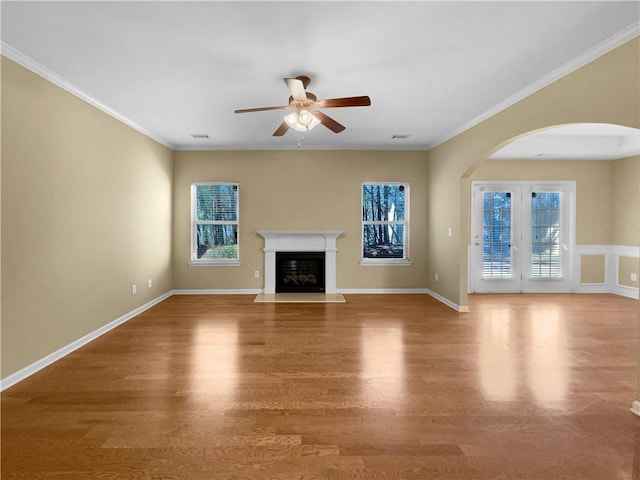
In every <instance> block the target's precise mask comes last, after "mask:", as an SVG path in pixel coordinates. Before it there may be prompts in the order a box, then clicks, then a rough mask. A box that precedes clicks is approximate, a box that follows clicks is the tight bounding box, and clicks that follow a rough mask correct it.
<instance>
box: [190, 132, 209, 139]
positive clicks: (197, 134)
mask: <svg viewBox="0 0 640 480" xmlns="http://www.w3.org/2000/svg"><path fill="white" fill-rule="evenodd" d="M191 136H192V137H193V138H209V135H207V134H206V133H192V134H191Z"/></svg>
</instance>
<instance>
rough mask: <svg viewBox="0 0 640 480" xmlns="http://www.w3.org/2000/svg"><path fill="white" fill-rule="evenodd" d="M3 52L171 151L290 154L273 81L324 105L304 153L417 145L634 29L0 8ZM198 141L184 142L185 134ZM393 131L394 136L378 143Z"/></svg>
mask: <svg viewBox="0 0 640 480" xmlns="http://www.w3.org/2000/svg"><path fill="white" fill-rule="evenodd" d="M0 8H1V16H2V30H1V36H2V42H3V53H4V54H5V55H7V56H9V57H11V58H14V59H16V60H18V61H19V62H21V63H22V64H24V65H27V66H29V67H30V68H32V69H34V70H36V71H39V72H40V73H41V74H43V75H46V76H48V78H51V79H53V80H54V81H57V83H58V84H60V85H62V86H64V87H65V88H68V89H70V90H73V91H75V92H76V93H79V94H80V95H82V96H83V97H84V98H85V99H87V100H89V101H91V102H92V103H94V104H95V105H98V106H100V107H101V108H103V109H104V110H105V111H108V112H110V113H111V114H113V115H114V116H116V117H118V118H121V119H123V120H124V121H126V122H127V123H129V124H130V125H132V126H135V127H136V128H138V129H139V130H140V131H143V132H145V133H146V134H148V135H149V136H151V137H153V138H156V139H157V140H159V141H161V142H162V143H164V144H166V145H167V146H170V147H172V148H175V149H244V148H247V149H257V148H260V149H287V148H296V147H297V146H298V143H299V134H298V133H297V132H294V131H292V130H290V131H289V132H287V133H286V134H285V135H284V136H283V137H280V138H276V137H273V136H272V135H271V134H272V133H273V131H274V130H275V129H276V128H277V127H278V126H279V125H280V123H281V122H282V117H283V113H284V112H283V111H278V110H276V111H268V112H259V113H246V114H234V113H233V111H234V110H235V109H238V108H249V107H261V106H271V105H284V104H286V103H287V98H288V95H289V93H288V91H287V89H286V86H285V84H284V82H283V81H282V78H283V77H288V76H297V75H301V74H305V75H308V76H309V77H311V79H312V81H311V85H310V86H309V87H308V90H309V91H312V92H313V93H315V94H316V95H317V96H318V98H319V99H323V98H335V97H343V96H357V95H369V96H370V97H371V101H372V105H371V107H356V108H340V109H330V110H329V109H328V110H325V113H327V114H329V115H330V116H332V117H333V118H335V119H336V120H337V121H339V122H340V123H342V124H344V125H345V126H346V127H347V128H346V130H345V131H344V132H342V133H340V134H334V133H333V132H331V131H329V130H328V129H326V128H324V127H322V126H319V127H317V128H315V129H314V130H312V131H311V132H308V133H306V134H305V136H304V144H303V145H304V147H305V148H308V149H357V148H363V149H402V150H412V149H428V148H431V147H433V146H434V145H436V144H438V143H440V142H442V141H443V140H445V139H447V138H450V137H451V136H453V135H455V134H456V133H459V132H461V131H463V130H464V129H466V128H468V127H469V126H471V125H473V124H474V123H477V122H478V121H480V120H482V119H484V118H487V116H489V115H491V114H492V113H495V112H497V111H499V110H500V109H502V108H505V107H506V106H508V105H510V104H512V103H514V102H515V101H517V100H519V99H520V98H522V97H523V96H524V95H526V94H530V93H532V92H533V91H535V89H537V88H540V87H541V86H544V85H545V84H547V83H549V81H552V80H555V79H556V78H558V77H560V76H561V75H562V74H566V73H568V72H569V71H571V70H572V69H574V68H576V67H577V66H580V65H581V64H584V63H585V62H586V61H589V60H592V59H593V58H595V57H596V56H597V55H599V54H602V53H604V52H606V51H608V50H610V49H612V48H614V47H615V46H617V45H618V44H620V43H621V42H622V41H625V40H628V39H630V38H632V37H633V36H635V35H637V34H638V21H639V18H640V3H639V2H637V1H623V2H616V1H603V2H597V1H586V2H577V1H555V2H553V1H546V2H517V1H513V2H483V1H473V2H461V1H450V2H416V1H414V2H396V1H394V2H365V1H359V2H336V1H332V2H311V1H298V2H267V1H261V2H244V1H239V2H152V1H144V2H50V1H47V2H25V1H21V2H11V1H2V3H1V6H0ZM202 133H204V134H208V135H209V137H210V138H208V139H194V138H192V137H191V134H202ZM393 135H409V137H408V138H406V139H392V136H393Z"/></svg>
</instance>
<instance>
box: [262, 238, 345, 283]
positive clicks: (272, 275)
mask: <svg viewBox="0 0 640 480" xmlns="http://www.w3.org/2000/svg"><path fill="white" fill-rule="evenodd" d="M343 233H344V232H343V231H342V230H302V231H287V230H262V231H259V232H258V234H260V235H262V236H263V237H264V293H266V294H273V293H275V292H276V252H324V265H325V267H324V268H325V272H324V281H325V293H337V290H336V288H337V287H336V252H337V251H338V249H337V248H336V240H337V238H338V237H339V236H340V235H342V234H343Z"/></svg>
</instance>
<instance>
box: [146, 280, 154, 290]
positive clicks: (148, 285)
mask: <svg viewBox="0 0 640 480" xmlns="http://www.w3.org/2000/svg"><path fill="white" fill-rule="evenodd" d="M147 287H149V288H151V287H153V279H152V278H150V279H149V280H147Z"/></svg>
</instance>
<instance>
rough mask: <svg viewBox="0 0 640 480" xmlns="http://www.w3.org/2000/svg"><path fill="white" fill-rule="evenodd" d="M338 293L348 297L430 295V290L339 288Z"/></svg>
mask: <svg viewBox="0 0 640 480" xmlns="http://www.w3.org/2000/svg"><path fill="white" fill-rule="evenodd" d="M337 292H338V293H342V294H348V295H358V294H364V295H386V294H391V295H393V294H403V293H411V294H414V293H418V294H420V293H421V294H425V293H429V290H428V289H426V288H338V289H337Z"/></svg>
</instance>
